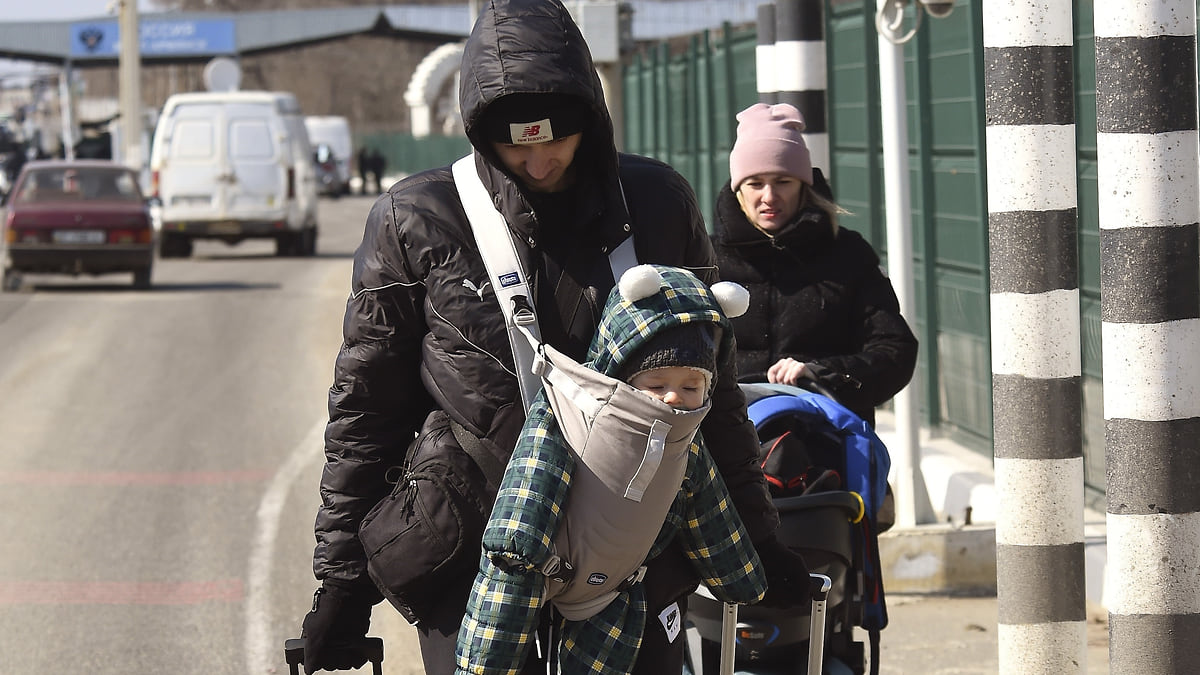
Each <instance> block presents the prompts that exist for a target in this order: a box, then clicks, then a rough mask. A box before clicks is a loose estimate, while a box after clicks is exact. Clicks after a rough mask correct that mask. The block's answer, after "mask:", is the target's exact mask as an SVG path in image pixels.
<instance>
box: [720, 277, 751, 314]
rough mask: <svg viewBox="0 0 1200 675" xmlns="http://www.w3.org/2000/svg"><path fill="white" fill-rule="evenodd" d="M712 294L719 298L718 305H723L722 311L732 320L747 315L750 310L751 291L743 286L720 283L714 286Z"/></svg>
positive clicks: (727, 282) (730, 282)
mask: <svg viewBox="0 0 1200 675" xmlns="http://www.w3.org/2000/svg"><path fill="white" fill-rule="evenodd" d="M712 292H713V295H715V296H717V303H718V304H719V305H721V310H722V311H724V312H725V316H727V317H729V318H730V319H732V318H733V317H735V316H741V315H743V314H745V313H746V310H747V309H750V291H748V290H746V288H745V287H744V286H742V285H741V284H736V283H734V282H732V281H718V282H717V283H715V284H713V285H712Z"/></svg>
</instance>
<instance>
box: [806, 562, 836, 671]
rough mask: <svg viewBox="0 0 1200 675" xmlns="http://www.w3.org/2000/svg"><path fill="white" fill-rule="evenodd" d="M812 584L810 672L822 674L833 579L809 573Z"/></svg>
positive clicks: (809, 632) (809, 643)
mask: <svg viewBox="0 0 1200 675" xmlns="http://www.w3.org/2000/svg"><path fill="white" fill-rule="evenodd" d="M808 577H809V582H810V583H811V584H812V594H813V601H812V612H811V613H810V614H809V616H808V673H809V675H821V671H822V669H823V668H824V667H825V603H826V602H827V601H828V600H829V590H830V589H831V588H833V580H832V579H830V578H829V577H828V576H826V575H824V574H817V573H815V572H814V573H811V574H809V575H808Z"/></svg>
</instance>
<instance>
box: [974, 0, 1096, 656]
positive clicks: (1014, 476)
mask: <svg viewBox="0 0 1200 675" xmlns="http://www.w3.org/2000/svg"><path fill="white" fill-rule="evenodd" d="M983 11H984V16H983V26H984V30H983V43H984V52H983V53H984V82H985V88H986V96H985V101H986V103H985V106H986V112H987V115H986V117H987V126H986V136H987V181H988V185H987V187H988V190H987V194H988V244H989V248H990V250H991V260H990V280H991V332H992V408H993V413H992V416H993V430H994V431H993V439H994V447H995V475H996V490H997V493H998V497H999V499H998V500H997V503H998V506H999V510H998V513H997V517H996V572H997V578H996V597H997V600H998V605H999V631H998V633H997V639H998V642H999V650H1000V652H999V657H1000V658H999V664H1000V668H999V672H1000V673H1001V675H1008V674H1012V675H1018V674H1024V673H1064V674H1065V673H1084V672H1086V667H1087V666H1086V659H1087V630H1086V629H1087V626H1086V620H1087V608H1086V604H1087V600H1086V586H1085V583H1084V581H1085V579H1084V553H1083V439H1082V413H1081V398H1082V396H1081V374H1082V365H1081V363H1082V357H1081V349H1080V341H1079V335H1080V333H1079V282H1078V267H1079V265H1078V259H1079V255H1078V244H1077V243H1076V242H1077V238H1078V225H1077V223H1078V215H1077V207H1076V204H1077V195H1076V178H1075V155H1076V153H1075V110H1074V91H1075V89H1074V80H1073V59H1072V55H1071V50H1072V44H1073V42H1074V32H1073V27H1072V23H1071V3H1069V2H1051V1H1049V0H1042V1H1040V2H1030V3H1017V2H1013V3H985V4H984V7H983Z"/></svg>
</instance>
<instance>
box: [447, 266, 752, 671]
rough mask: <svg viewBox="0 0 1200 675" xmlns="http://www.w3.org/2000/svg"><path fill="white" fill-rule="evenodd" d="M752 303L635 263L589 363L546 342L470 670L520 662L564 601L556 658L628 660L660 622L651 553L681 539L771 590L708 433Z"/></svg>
mask: <svg viewBox="0 0 1200 675" xmlns="http://www.w3.org/2000/svg"><path fill="white" fill-rule="evenodd" d="M747 303H748V295H747V293H746V291H745V289H744V288H742V287H740V286H737V285H736V284H730V283H718V284H715V285H714V286H713V287H712V288H710V287H708V286H706V285H705V284H703V283H702V282H700V281H699V280H698V279H697V278H696V277H695V275H693V274H691V273H690V272H688V271H686V270H682V269H678V268H671V267H662V266H654V265H639V266H637V267H634V268H632V269H630V270H629V271H628V272H626V273H625V274H624V275H622V277H621V279H620V281H619V283H618V284H617V286H616V287H615V288H614V289H613V291H612V293H611V294H610V295H609V298H608V302H607V303H606V305H605V309H604V313H603V316H602V318H601V321H600V325H599V327H598V329H597V332H596V335H595V337H594V339H593V341H592V344H591V348H590V349H589V353H588V362H587V364H586V365H581V364H578V363H576V362H574V361H573V360H571V359H570V358H567V357H566V356H564V355H563V354H561V353H559V352H557V351H556V350H555V349H553V348H552V347H550V346H549V345H538V347H537V358H536V359H535V363H534V366H533V369H534V371H535V372H536V373H537V374H538V375H539V376H540V377H541V379H542V383H543V389H542V392H541V393H540V394H539V395H538V398H537V399H536V401H535V402H534V404H533V406H532V407H531V409H530V411H529V416H528V418H527V419H526V423H525V426H524V428H523V430H522V433H521V436H520V439H519V441H518V443H517V447H516V448H515V449H514V452H513V455H512V458H511V460H510V461H509V464H508V467H507V469H506V470H505V473H504V478H503V480H502V482H501V485H500V490H499V493H498V494H497V497H496V502H495V505H494V507H493V509H492V514H491V518H490V519H489V521H488V524H487V527H486V529H485V531H484V535H483V556H482V558H481V560H480V569H479V574H478V576H477V577H476V581H475V585H474V588H473V589H472V592H471V598H470V600H469V602H468V605H467V614H466V617H465V618H464V620H463V624H462V628H461V630H460V631H459V637H458V651H457V660H458V663H457V666H458V669H459V670H460V671H468V672H472V673H516V672H518V671H520V670H521V668H522V666H523V664H524V662H525V660H526V658H527V657H528V654H529V650H530V646H531V645H532V643H533V636H534V633H535V631H536V629H537V627H538V625H539V620H540V619H541V618H542V613H543V612H544V611H549V608H551V607H553V609H554V610H555V611H556V614H555V616H554V621H553V625H554V629H553V631H554V632H553V635H554V642H555V645H552V647H553V648H556V650H557V660H558V666H559V668H560V672H563V673H580V672H594V673H627V672H629V671H630V670H631V669H632V666H633V663H634V660H635V658H636V656H637V651H638V648H639V647H640V645H641V641H642V634H643V630H644V629H645V627H646V622H647V621H648V620H659V618H658V617H650V618H649V619H648V618H647V615H648V608H647V604H646V601H645V597H644V594H643V589H642V584H641V581H642V576H643V575H644V573H645V564H646V562H647V561H649V560H652V559H653V558H654V557H655V556H657V555H659V553H661V552H662V551H663V549H664V548H666V546H667V545H668V544H669V543H671V542H672V541H673V540H677V541H678V542H679V543H680V544H682V546H683V548H684V550H685V552H686V553H687V557H688V559H689V560H690V561H691V563H692V565H693V567H694V569H695V571H696V573H697V575H698V576H699V577H700V579H701V580H702V581H703V583H704V584H705V585H706V586H707V587H708V588H709V589H710V590H711V591H712V593H713V595H715V596H716V597H717V598H719V599H721V600H723V601H726V602H737V603H743V604H745V603H754V602H757V601H759V600H760V599H761V598H762V597H763V594H764V592H765V591H766V586H767V584H766V579H765V576H764V575H763V573H762V566H761V564H760V562H759V559H758V556H757V554H756V553H755V550H754V548H753V546H752V545H751V543H750V538H749V535H748V534H747V533H746V530H745V528H744V527H743V525H742V522H741V520H740V519H739V518H738V515H737V512H736V511H735V510H734V509H733V507H732V502H731V500H730V497H729V493H728V490H727V488H726V486H725V483H724V482H723V481H722V480H721V477H720V474H719V473H718V472H717V470H716V467H715V465H714V464H713V461H712V459H711V458H710V456H709V454H708V451H707V450H706V449H705V447H704V441H703V438H702V437H701V435H700V434H699V432H698V429H699V426H700V422H701V420H703V419H704V416H705V414H706V413H707V412H708V409H709V406H710V405H711V402H710V393H711V388H712V382H713V378H714V374H715V373H716V372H717V370H718V363H721V362H723V361H722V360H724V359H728V358H731V353H730V351H731V344H732V334H731V329H730V327H729V321H728V318H727V317H729V316H737V315H739V314H741V313H742V312H744V311H745V308H746V306H747ZM678 619H679V617H678V616H676V617H675V621H676V623H678ZM665 622H666V619H664V623H665ZM677 629H678V628H677V627H676V630H677Z"/></svg>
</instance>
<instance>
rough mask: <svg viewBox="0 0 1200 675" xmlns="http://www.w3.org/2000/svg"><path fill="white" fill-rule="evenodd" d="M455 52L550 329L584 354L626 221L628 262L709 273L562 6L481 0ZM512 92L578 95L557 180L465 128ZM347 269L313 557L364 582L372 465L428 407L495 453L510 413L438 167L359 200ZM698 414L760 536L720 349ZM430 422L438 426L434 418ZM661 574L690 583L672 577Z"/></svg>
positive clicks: (490, 311) (566, 347)
mask: <svg viewBox="0 0 1200 675" xmlns="http://www.w3.org/2000/svg"><path fill="white" fill-rule="evenodd" d="M517 4H520V5H527V6H528V7H526V8H525V9H519V10H518V9H514V7H515V5H517ZM513 11H521V12H524V13H526V17H525V18H526V21H525V22H524V23H521V24H518V26H521V27H523V28H524V30H521V31H518V30H517V29H515V28H514V27H513V24H511V23H509V24H506V25H499V24H504V18H505V16H506V15H507V14H509V13H510V12H513ZM463 64H464V65H463V69H462V74H461V80H460V81H461V87H462V88H461V92H460V98H461V106H462V112H463V118H464V122H465V128H466V131H467V135H468V137H470V139H471V142H472V144H473V145H474V147H475V152H474V156H475V164H476V168H477V170H478V173H479V176H480V178H481V179H482V181H483V183H484V186H485V187H486V188H487V190H488V191H489V193H491V195H492V196H493V201H494V203H495V204H496V205H497V207H498V208H499V209H500V211H501V212H502V213H503V214H504V216H505V219H506V220H507V221H508V223H509V227H510V228H511V230H512V232H513V235H514V239H515V240H516V242H517V243H518V253H519V255H520V257H521V258H522V260H523V262H524V268H525V269H526V270H527V271H528V272H529V274H530V276H531V278H532V286H533V288H534V294H535V298H536V303H537V306H538V309H539V323H540V325H541V328H542V334H543V337H544V338H545V339H546V340H547V341H548V342H551V343H552V344H554V345H555V346H556V347H558V348H559V349H560V350H563V351H564V352H566V353H568V354H570V355H571V356H572V357H573V358H575V359H576V360H580V361H582V360H584V358H585V357H586V348H587V345H588V343H589V342H590V340H591V337H592V334H593V332H594V331H595V328H596V325H597V321H598V318H599V314H600V311H601V309H602V306H603V302H604V300H605V298H607V296H608V292H609V290H610V289H611V287H612V286H613V284H614V281H613V278H612V272H611V270H610V267H609V262H608V253H609V251H611V250H612V249H613V248H614V247H616V246H617V245H618V244H620V243H621V242H622V241H623V240H624V239H625V238H627V237H628V236H630V232H631V231H632V234H633V236H634V243H635V249H636V253H637V257H638V260H639V262H654V263H660V264H664V265H672V266H679V267H684V268H687V269H690V270H692V271H693V272H695V273H696V274H697V275H698V276H699V277H700V278H701V279H703V280H705V281H706V282H708V283H710V284H711V283H713V282H715V281H717V273H716V265H715V262H714V260H713V253H712V246H711V242H710V241H709V239H708V236H707V234H706V231H705V228H704V223H703V218H702V216H701V215H700V212H699V207H698V205H697V204H696V200H695V195H694V193H693V192H692V189H691V187H690V186H689V185H688V184H687V182H686V181H685V180H684V179H683V178H682V177H681V176H680V175H679V174H678V173H676V172H675V171H673V170H672V169H671V168H670V167H668V166H667V165H665V164H662V163H660V162H657V161H654V160H650V159H647V158H643V157H637V156H631V155H618V153H617V152H616V149H615V146H614V144H613V140H612V138H613V133H612V122H611V120H610V118H609V116H608V112H607V108H606V107H605V104H604V100H603V95H602V92H601V86H600V81H599V78H598V77H597V75H596V71H595V69H594V67H593V66H592V61H591V56H590V54H589V52H588V50H587V47H586V45H585V43H584V41H583V39H582V36H581V35H580V34H579V31H578V29H577V28H576V27H575V26H574V24H573V23H571V22H570V20H569V18H568V15H567V14H566V12H565V11H563V10H562V8H561V5H558V4H557V3H549V2H545V3H528V2H523V3H514V2H511V0H494V1H493V2H489V3H485V7H484V11H483V15H482V16H481V18H480V20H479V22H478V23H477V24H476V29H475V30H474V32H473V33H472V35H471V37H470V38H469V40H468V42H467V45H466V51H465V54H464V57H463ZM521 92H530V93H535V92H557V93H567V94H572V95H575V96H578V97H580V98H581V99H583V100H584V101H586V102H587V103H588V104H589V106H590V108H591V111H592V113H593V117H594V119H593V120H592V123H591V125H590V126H589V127H588V128H587V129H586V130H585V132H584V141H583V144H582V146H581V147H580V150H579V154H577V155H576V160H575V165H577V166H578V167H579V170H580V175H579V180H577V181H576V186H577V187H576V189H575V190H573V191H571V192H570V193H567V194H564V195H559V196H558V197H545V196H537V195H533V196H528V195H525V194H523V193H522V191H521V189H520V188H519V186H518V184H517V183H516V182H515V181H514V179H513V178H512V177H511V176H510V175H509V174H508V173H507V172H506V171H505V170H504V169H503V168H502V165H501V164H500V162H499V161H498V160H497V158H496V157H495V155H494V153H493V152H492V150H491V149H490V147H489V145H488V144H487V142H486V141H484V140H483V139H482V138H481V137H480V133H481V132H480V130H479V127H480V125H479V122H480V118H481V115H482V113H483V111H484V110H485V108H487V106H488V105H489V104H490V103H491V102H492V101H494V100H495V99H497V98H498V97H500V96H503V95H507V94H513V93H521ZM535 204H536V205H537V206H535ZM351 285H352V291H351V295H350V298H349V300H348V301H347V304H346V314H345V319H344V324H343V332H344V339H343V344H342V347H341V351H340V353H339V354H338V357H337V361H336V365H335V372H334V382H333V385H332V387H331V388H330V391H329V424H328V427H327V429H326V434H325V454H326V457H327V462H326V464H325V468H324V473H323V475H322V478H321V497H322V505H321V507H320V510H319V512H318V514H317V521H316V538H317V546H316V550H315V554H314V571H315V573H316V576H317V578H318V579H321V580H323V579H336V580H340V581H343V582H351V583H353V584H362V585H368V584H370V581H369V580H368V578H367V577H366V572H365V558H364V554H363V551H362V547H361V545H360V543H359V541H358V539H357V527H358V524H359V523H360V522H361V520H362V518H363V516H364V515H365V514H366V513H367V511H368V510H369V509H370V508H371V507H372V506H373V505H374V504H375V503H376V502H377V501H378V500H379V499H381V498H382V497H383V496H384V495H386V494H387V492H388V491H389V489H390V488H391V485H389V484H388V483H387V482H386V481H385V473H386V471H387V469H388V468H389V467H392V466H396V465H399V464H401V462H402V460H403V457H404V452H405V448H406V446H407V445H408V444H409V442H410V441H411V440H412V439H413V437H414V434H415V433H416V432H417V431H418V430H419V429H420V428H421V427H422V424H423V422H424V421H425V419H426V416H427V415H428V414H429V413H430V412H431V411H433V410H436V409H441V410H444V411H445V412H446V413H448V414H449V415H450V416H451V417H452V418H453V419H454V420H456V421H457V422H459V423H460V424H462V425H463V426H464V427H466V428H467V429H468V430H470V431H471V432H473V433H474V434H475V435H477V436H479V437H481V438H483V439H485V440H486V441H490V443H488V445H489V447H490V448H491V450H492V451H493V452H495V453H496V454H497V455H498V456H499V459H500V460H501V461H502V462H506V461H507V458H508V455H509V454H510V453H511V452H512V448H513V445H514V444H515V440H516V436H517V433H518V432H519V431H520V427H521V424H522V422H523V421H524V411H523V410H522V409H521V404H520V396H519V391H518V385H517V380H516V377H515V375H514V367H513V359H512V353H511V348H510V345H509V341H508V337H507V333H506V330H505V325H504V319H503V316H502V314H501V312H500V308H499V306H498V304H497V302H496V297H495V295H494V293H493V292H492V289H491V286H490V285H489V283H488V274H487V271H486V268H485V267H484V264H483V261H482V259H481V258H480V255H479V253H478V251H477V247H476V244H475V240H474V238H473V235H472V232H471V228H470V225H469V223H468V221H467V218H466V215H465V213H464V211H463V207H462V204H461V202H460V201H459V197H458V192H457V191H456V188H455V185H454V182H453V178H452V175H451V171H450V168H449V167H442V168H439V169H433V170H429V171H425V172H422V173H419V174H415V175H413V176H411V177H409V178H406V179H404V180H402V181H400V182H399V183H397V184H395V185H394V186H392V187H391V189H389V190H388V191H387V192H386V193H385V194H383V195H381V196H380V198H379V199H378V200H377V201H376V202H375V204H374V206H373V207H372V209H371V212H370V215H369V216H368V218H367V222H366V228H365V232H364V234H363V241H362V244H361V245H360V247H359V249H358V251H357V252H356V253H355V256H354V272H353V277H352V279H351ZM701 429H702V432H703V434H704V437H705V439H707V442H708V444H709V447H710V448H712V451H711V452H712V455H713V458H714V460H715V461H716V463H717V464H718V466H719V468H720V470H721V472H722V475H723V476H724V478H725V481H726V483H727V484H728V486H729V489H730V492H731V493H732V494H733V496H734V502H735V504H736V506H737V509H738V512H739V513H740V514H741V516H742V518H743V519H744V521H745V524H746V526H747V529H748V530H749V531H750V534H751V537H752V539H754V540H758V539H760V538H762V537H764V536H767V535H768V534H769V533H771V532H773V531H774V529H775V527H776V526H777V525H778V514H777V513H776V511H775V508H774V506H773V504H772V503H771V501H770V498H769V496H768V493H767V491H766V486H765V482H764V481H763V479H762V473H761V470H760V469H759V467H758V464H757V461H756V457H757V447H758V446H757V440H756V437H755V435H754V428H753V425H752V424H751V423H750V422H749V421H748V420H747V418H746V413H745V399H744V397H743V396H742V394H741V391H740V390H739V389H738V387H737V385H736V377H735V376H734V375H733V363H732V361H730V362H729V363H728V364H727V366H726V368H725V370H724V371H723V372H721V373H719V374H718V377H717V386H716V389H715V391H714V394H713V407H712V410H711V411H710V413H709V414H708V417H707V418H706V420H705V422H704V424H703V426H702V427H701ZM437 436H440V438H442V439H443V442H444V441H445V439H446V437H447V434H445V433H441V434H437ZM422 439H423V441H422V442H424V440H425V437H424V436H423V437H422ZM485 515H486V514H485ZM471 576H472V578H473V573H472V575H471ZM471 580H472V579H471V578H468V579H465V580H464V584H465V587H469V585H470V582H471ZM676 581H677V582H678V585H680V586H681V587H682V588H683V590H681V591H679V592H681V593H682V592H686V590H688V589H687V584H688V583H689V580H688V579H686V578H680V579H677V580H676ZM690 583H691V586H692V587H694V586H695V580H691V581H690ZM462 601H463V602H464V603H465V595H464V596H463V597H462Z"/></svg>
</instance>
